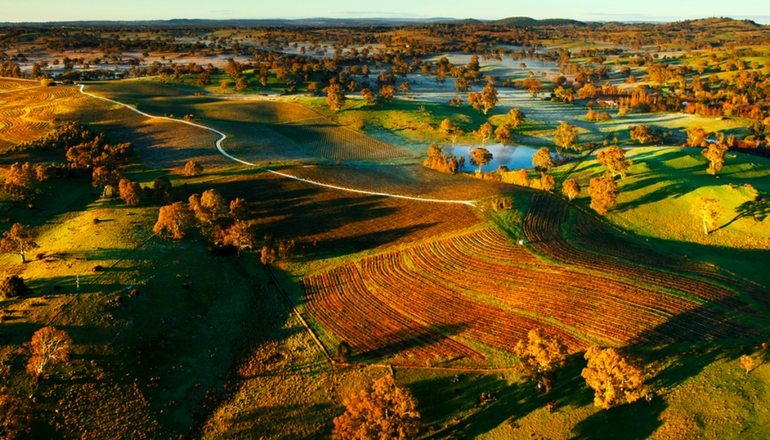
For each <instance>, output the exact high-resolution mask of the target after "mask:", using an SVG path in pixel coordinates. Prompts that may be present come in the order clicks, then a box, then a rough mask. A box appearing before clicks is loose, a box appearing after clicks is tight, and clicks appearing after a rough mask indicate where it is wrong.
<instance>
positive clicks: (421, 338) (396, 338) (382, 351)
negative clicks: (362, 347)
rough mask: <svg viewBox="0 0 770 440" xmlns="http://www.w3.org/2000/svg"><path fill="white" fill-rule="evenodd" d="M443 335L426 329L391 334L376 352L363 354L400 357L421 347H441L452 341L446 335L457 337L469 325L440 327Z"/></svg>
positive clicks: (366, 356) (383, 338)
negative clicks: (405, 352) (401, 354)
mask: <svg viewBox="0 0 770 440" xmlns="http://www.w3.org/2000/svg"><path fill="white" fill-rule="evenodd" d="M439 327H440V329H441V333H439V332H437V331H435V330H432V329H430V328H425V329H424V330H422V331H418V332H415V331H413V330H409V329H405V330H399V331H396V332H393V333H390V334H388V335H386V336H383V337H382V339H381V340H382V344H381V345H380V346H379V347H377V348H376V349H374V350H370V351H366V352H363V353H361V356H362V357H364V358H372V357H379V356H383V355H400V353H401V352H404V351H408V350H412V349H415V348H419V347H426V346H430V345H436V346H437V347H440V346H441V344H442V341H446V340H451V338H450V337H448V336H445V335H447V334H448V335H452V336H454V335H457V334H459V333H461V332H463V331H464V330H465V329H467V328H468V325H467V324H452V325H441V326H439Z"/></svg>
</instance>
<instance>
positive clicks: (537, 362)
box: [513, 328, 569, 392]
mask: <svg viewBox="0 0 770 440" xmlns="http://www.w3.org/2000/svg"><path fill="white" fill-rule="evenodd" d="M513 352H514V353H516V355H517V356H519V358H520V359H521V365H522V366H523V367H524V372H525V373H526V374H527V375H528V376H529V377H531V378H532V380H534V381H539V382H542V383H543V385H544V386H545V390H546V392H547V391H550V390H551V386H552V385H553V381H554V379H555V374H554V373H555V371H556V369H557V368H559V367H562V366H564V361H566V359H567V355H568V354H569V349H568V348H567V345H566V344H564V341H563V340H562V338H561V337H560V336H558V335H554V334H546V333H545V332H544V331H543V330H542V329H539V328H538V329H533V330H530V331H529V333H528V334H527V339H526V340H519V342H517V343H516V346H515V347H514V349H513Z"/></svg>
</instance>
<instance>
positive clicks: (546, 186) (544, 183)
mask: <svg viewBox="0 0 770 440" xmlns="http://www.w3.org/2000/svg"><path fill="white" fill-rule="evenodd" d="M540 187H541V188H543V191H545V192H551V191H553V189H554V188H556V179H554V178H553V176H551V175H550V174H546V173H540Z"/></svg>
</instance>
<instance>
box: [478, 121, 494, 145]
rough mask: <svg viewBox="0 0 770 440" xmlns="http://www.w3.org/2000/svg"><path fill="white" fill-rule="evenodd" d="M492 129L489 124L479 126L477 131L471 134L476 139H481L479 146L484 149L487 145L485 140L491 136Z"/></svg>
mask: <svg viewBox="0 0 770 440" xmlns="http://www.w3.org/2000/svg"><path fill="white" fill-rule="evenodd" d="M493 131H494V127H492V124H490V123H489V122H485V123H483V124H481V126H480V127H479V129H478V130H476V131H474V132H473V135H474V136H476V138H478V139H481V146H482V147H484V146H485V145H486V144H487V140H488V139H489V138H490V136H492V133H493Z"/></svg>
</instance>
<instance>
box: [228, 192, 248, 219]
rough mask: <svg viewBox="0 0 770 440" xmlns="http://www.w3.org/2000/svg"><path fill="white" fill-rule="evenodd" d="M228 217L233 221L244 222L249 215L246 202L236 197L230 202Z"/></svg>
mask: <svg viewBox="0 0 770 440" xmlns="http://www.w3.org/2000/svg"><path fill="white" fill-rule="evenodd" d="M230 215H231V216H232V217H233V219H235V220H246V217H248V215H249V206H248V204H247V203H246V200H244V199H242V198H240V197H236V198H235V199H233V200H231V201H230Z"/></svg>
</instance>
